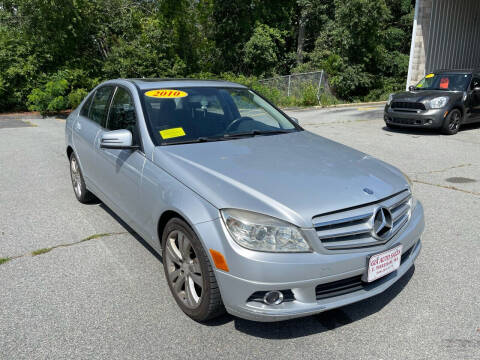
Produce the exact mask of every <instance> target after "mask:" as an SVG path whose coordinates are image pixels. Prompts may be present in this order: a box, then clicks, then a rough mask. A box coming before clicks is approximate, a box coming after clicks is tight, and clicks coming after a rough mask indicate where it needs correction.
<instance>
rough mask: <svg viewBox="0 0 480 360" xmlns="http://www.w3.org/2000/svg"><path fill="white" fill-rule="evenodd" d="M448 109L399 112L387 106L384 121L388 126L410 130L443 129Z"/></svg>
mask: <svg viewBox="0 0 480 360" xmlns="http://www.w3.org/2000/svg"><path fill="white" fill-rule="evenodd" d="M446 112H447V109H445V108H443V109H431V110H413V111H407V110H405V111H398V110H397V109H395V110H394V109H392V108H391V107H389V106H388V105H387V106H385V110H384V115H383V119H384V120H385V123H386V124H387V125H389V124H390V125H395V126H403V127H410V128H425V129H427V128H431V129H438V128H440V127H442V125H443V121H444V119H445V116H446V114H448V112H447V113H446Z"/></svg>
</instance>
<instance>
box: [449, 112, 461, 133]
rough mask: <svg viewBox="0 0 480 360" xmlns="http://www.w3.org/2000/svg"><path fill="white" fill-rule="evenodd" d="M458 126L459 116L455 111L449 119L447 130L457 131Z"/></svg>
mask: <svg viewBox="0 0 480 360" xmlns="http://www.w3.org/2000/svg"><path fill="white" fill-rule="evenodd" d="M459 126H460V114H459V113H458V112H457V111H455V112H453V114H452V115H451V117H450V122H449V124H448V129H449V130H451V131H454V130H457V129H458V127H459Z"/></svg>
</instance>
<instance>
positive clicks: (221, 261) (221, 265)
mask: <svg viewBox="0 0 480 360" xmlns="http://www.w3.org/2000/svg"><path fill="white" fill-rule="evenodd" d="M210 255H212V259H213V262H214V263H215V267H216V268H217V269H219V270H223V271H226V272H229V271H230V269H229V268H228V265H227V261H226V260H225V257H224V256H223V254H222V253H221V252H218V251H217V250H213V249H210Z"/></svg>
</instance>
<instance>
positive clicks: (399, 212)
mask: <svg viewBox="0 0 480 360" xmlns="http://www.w3.org/2000/svg"><path fill="white" fill-rule="evenodd" d="M409 210H410V205H409V204H408V202H407V203H405V204H403V205H402V206H399V207H397V209H395V211H392V219H393V222H395V221H397V220H398V219H400V218H401V217H402V216H403V215H405V214H406V213H407V212H408V211H409Z"/></svg>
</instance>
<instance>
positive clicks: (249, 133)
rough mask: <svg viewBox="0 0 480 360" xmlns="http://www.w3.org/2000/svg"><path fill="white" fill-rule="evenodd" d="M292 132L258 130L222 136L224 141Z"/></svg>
mask: <svg viewBox="0 0 480 360" xmlns="http://www.w3.org/2000/svg"><path fill="white" fill-rule="evenodd" d="M289 132H292V131H291V130H273V131H260V130H250V131H245V132H236V133H231V134H225V135H223V137H224V138H226V139H235V138H241V137H248V136H256V135H275V134H286V133H289Z"/></svg>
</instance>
